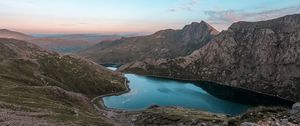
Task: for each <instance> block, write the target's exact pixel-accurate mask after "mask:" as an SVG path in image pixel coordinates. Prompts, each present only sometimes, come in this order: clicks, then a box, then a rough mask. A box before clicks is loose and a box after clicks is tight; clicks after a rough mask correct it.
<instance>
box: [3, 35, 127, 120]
mask: <svg viewBox="0 0 300 126" xmlns="http://www.w3.org/2000/svg"><path fill="white" fill-rule="evenodd" d="M124 79H125V78H124V77H122V75H121V73H118V72H112V71H110V70H107V69H105V68H104V67H102V66H99V65H97V64H95V63H93V62H91V61H87V60H85V59H81V58H76V57H72V56H67V55H60V54H57V53H54V52H49V51H46V50H43V49H41V48H39V47H38V46H36V45H33V44H30V43H28V42H25V41H20V40H15V39H0V125H33V124H34V125H110V124H111V123H110V122H108V121H107V120H108V119H106V118H105V117H103V116H99V115H98V113H97V112H96V111H95V110H94V108H93V106H92V105H91V103H90V98H93V97H95V96H98V95H102V94H106V93H112V92H119V91H123V90H125V86H124V84H123V83H124Z"/></svg>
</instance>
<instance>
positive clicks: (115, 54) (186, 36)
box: [78, 21, 219, 64]
mask: <svg viewBox="0 0 300 126" xmlns="http://www.w3.org/2000/svg"><path fill="white" fill-rule="evenodd" d="M218 33H219V32H218V31H217V30H215V29H214V28H213V27H212V26H210V25H209V24H207V23H206V22H204V21H201V22H200V23H196V22H194V23H192V24H190V25H187V26H185V27H184V28H183V29H181V30H172V29H167V30H162V31H158V32H156V33H154V34H152V35H148V36H139V37H128V38H121V39H119V40H115V41H112V42H102V43H99V44H97V45H95V46H92V47H90V48H88V49H86V50H83V51H81V52H79V53H78V54H79V55H81V56H84V57H86V58H88V59H91V60H93V61H95V62H97V63H99V64H124V63H128V62H132V61H137V60H144V59H147V58H175V57H178V56H186V55H188V54H190V53H191V52H193V51H194V50H195V49H198V48H200V47H202V46H203V45H205V44H206V43H207V42H208V41H209V40H211V39H212V38H213V37H214V36H215V35H216V34H218Z"/></svg>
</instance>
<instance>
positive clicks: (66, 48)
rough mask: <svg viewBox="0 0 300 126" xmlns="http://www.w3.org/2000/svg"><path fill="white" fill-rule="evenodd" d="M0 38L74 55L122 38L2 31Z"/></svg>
mask: <svg viewBox="0 0 300 126" xmlns="http://www.w3.org/2000/svg"><path fill="white" fill-rule="evenodd" d="M0 38H12V39H18V40H24V41H28V42H31V43H34V44H36V45H38V46H40V47H43V48H45V49H49V50H53V51H57V52H61V53H74V52H77V51H79V50H83V49H86V48H88V47H90V46H92V45H95V44H97V43H99V42H101V41H108V40H109V41H112V40H116V39H119V38H121V36H119V35H94V34H68V35H33V36H30V35H27V34H24V33H20V32H15V31H10V30H7V29H0Z"/></svg>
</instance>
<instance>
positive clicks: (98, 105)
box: [91, 71, 294, 114]
mask: <svg viewBox="0 0 300 126" xmlns="http://www.w3.org/2000/svg"><path fill="white" fill-rule="evenodd" d="M118 72H121V71H118ZM121 73H123V72H121ZM124 74H136V73H132V72H127V73H123V76H124ZM136 75H140V76H145V77H154V78H159V79H171V80H176V81H186V82H196V83H198V82H212V83H215V84H217V85H220V86H226V87H230V88H235V89H241V90H245V91H248V92H254V93H258V94H261V95H266V96H268V97H274V98H278V99H281V100H286V99H283V98H279V97H275V96H272V95H268V94H264V93H260V92H256V91H252V90H249V89H244V88H239V87H232V86H228V85H222V84H219V83H216V82H214V81H202V80H196V79H182V78H172V77H167V76H157V75H143V74H136ZM124 78H125V79H124V86H125V88H126V90H124V91H121V92H113V93H109V94H104V95H100V96H97V97H94V98H93V99H92V100H91V103H92V105H93V107H94V109H95V110H96V111H97V112H103V111H106V112H116V113H124V112H126V113H134V112H142V111H145V110H147V109H148V108H145V109H143V110H134V111H129V110H124V109H118V108H109V107H107V106H106V105H105V104H104V100H103V98H104V97H108V96H119V95H122V94H125V93H128V92H130V90H131V89H130V88H129V84H128V82H129V80H127V78H126V77H125V76H124ZM286 101H289V102H294V101H290V100H286ZM263 106H264V105H263ZM149 107H151V105H150V106H149ZM170 107H176V106H170ZM266 107H267V106H266ZM200 111H201V110H200ZM207 112H208V111H207ZM209 113H212V112H209ZM213 114H217V113H213ZM218 114H220V113H218Z"/></svg>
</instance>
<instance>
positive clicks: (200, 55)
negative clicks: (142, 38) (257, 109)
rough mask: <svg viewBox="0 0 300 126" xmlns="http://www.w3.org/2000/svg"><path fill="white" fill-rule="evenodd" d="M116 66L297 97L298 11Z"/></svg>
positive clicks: (299, 69) (299, 61) (299, 94)
mask: <svg viewBox="0 0 300 126" xmlns="http://www.w3.org/2000/svg"><path fill="white" fill-rule="evenodd" d="M120 70H121V71H126V72H133V73H139V74H145V75H156V76H165V77H171V78H182V79H199V80H207V81H214V82H218V83H221V84H225V85H229V86H234V87H240V88H245V89H249V90H253V91H257V92H261V93H266V94H269V95H273V96H277V97H281V98H285V99H289V100H293V101H300V14H295V15H288V16H285V17H281V18H277V19H273V20H267V21H260V22H237V23H234V24H233V25H231V26H230V28H229V29H228V30H227V31H223V32H221V33H220V34H219V35H217V36H216V37H215V38H214V39H212V40H211V41H210V42H208V44H206V45H205V46H204V47H202V48H199V49H198V50H196V51H194V52H193V53H192V54H191V55H189V56H186V57H181V58H175V59H157V60H155V59H148V60H144V61H140V62H133V63H130V64H127V65H124V66H122V68H120Z"/></svg>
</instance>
